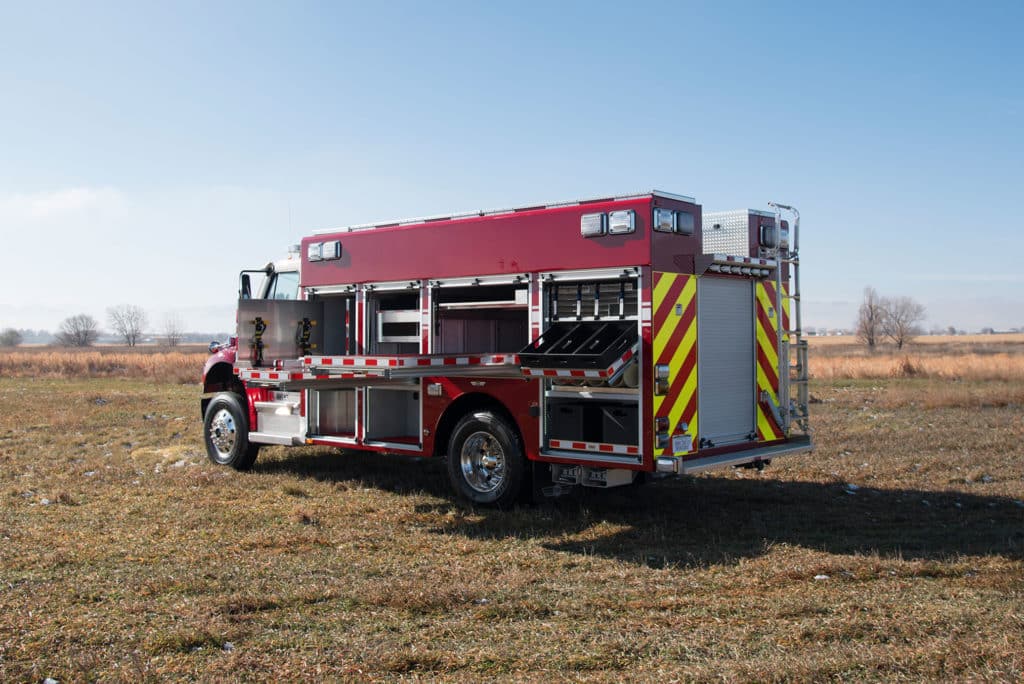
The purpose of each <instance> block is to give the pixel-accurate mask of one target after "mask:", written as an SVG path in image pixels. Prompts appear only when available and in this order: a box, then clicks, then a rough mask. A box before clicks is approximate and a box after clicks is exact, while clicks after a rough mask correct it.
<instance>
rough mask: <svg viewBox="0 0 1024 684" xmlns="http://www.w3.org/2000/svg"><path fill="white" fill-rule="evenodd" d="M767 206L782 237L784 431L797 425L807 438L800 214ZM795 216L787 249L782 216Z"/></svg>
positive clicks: (779, 294) (778, 287)
mask: <svg viewBox="0 0 1024 684" xmlns="http://www.w3.org/2000/svg"><path fill="white" fill-rule="evenodd" d="M768 206H770V207H772V208H773V209H775V227H776V231H777V234H778V236H779V244H778V247H777V251H778V262H779V265H778V267H777V268H776V269H775V300H776V301H775V310H776V311H777V312H778V315H779V332H778V343H779V368H778V371H779V373H778V377H779V404H780V414H781V418H782V425H781V427H782V430H783V432H784V433H785V434H786V435H789V433H790V429H791V428H792V427H793V425H794V424H795V425H796V427H797V428H798V429H799V430H800V431H801V432H803V433H804V434H809V433H810V424H809V421H808V414H809V412H808V406H809V403H810V395H809V388H808V382H809V373H808V367H807V340H806V339H804V332H803V322H802V317H801V312H800V212H799V211H797V210H796V209H795V208H794V207H791V206H789V205H786V204H777V203H775V202H769V203H768ZM784 211H786V212H789V213H791V214H792V215H793V225H792V227H791V238H792V239H791V240H790V241H789V244H788V245H787V244H786V242H785V241H784V240H783V238H782V236H783V235H784V234H785V233H784V232H783V230H782V213H783V212H784ZM785 266H788V267H789V273H788V274H787V277H786V278H785V279H783V276H782V273H783V270H784V268H785ZM787 303H788V304H789V305H790V315H789V325H790V327H784V326H783V325H782V321H783V320H784V316H783V315H782V313H783V312H784V311H785V305H786V304H787Z"/></svg>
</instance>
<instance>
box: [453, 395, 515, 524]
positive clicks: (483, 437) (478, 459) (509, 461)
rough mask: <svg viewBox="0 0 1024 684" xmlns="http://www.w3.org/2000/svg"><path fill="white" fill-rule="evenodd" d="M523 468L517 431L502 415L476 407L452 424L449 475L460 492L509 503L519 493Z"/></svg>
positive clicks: (486, 500)
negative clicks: (476, 408) (453, 425)
mask: <svg viewBox="0 0 1024 684" xmlns="http://www.w3.org/2000/svg"><path fill="white" fill-rule="evenodd" d="M525 472H526V458H525V457H524V455H523V445H522V442H521V441H520V439H519V435H518V434H517V433H516V431H515V428H513V427H512V426H511V425H509V423H508V421H507V420H505V419H504V418H502V417H501V416H498V415H495V414H493V413H491V412H490V411H477V412H474V413H471V414H469V415H467V416H465V417H464V418H463V419H462V420H460V421H459V423H458V425H456V426H455V429H454V430H453V431H452V437H451V441H450V442H449V443H448V477H449V479H450V480H451V483H452V487H454V488H455V492H456V493H457V494H458V495H459V496H461V497H463V498H465V499H468V500H469V501H472V502H473V503H478V504H484V505H490V506H497V507H499V508H505V507H509V506H511V505H512V504H513V503H515V501H516V499H517V497H518V496H519V490H520V488H521V487H522V484H523V477H524V474H525Z"/></svg>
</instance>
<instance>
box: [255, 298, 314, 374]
mask: <svg viewBox="0 0 1024 684" xmlns="http://www.w3.org/2000/svg"><path fill="white" fill-rule="evenodd" d="M323 312H324V306H323V302H322V301H304V300H297V299H240V300H238V360H237V365H239V366H245V365H250V366H253V367H258V366H269V365H271V364H272V363H273V361H274V359H297V358H298V357H300V356H302V355H303V353H304V352H303V350H302V349H301V348H300V345H299V341H300V339H301V340H303V341H305V343H306V344H307V345H308V347H309V351H308V352H305V353H312V354H322V353H323V351H322V350H323V348H324V332H323V331H324V321H323ZM257 320H258V321H259V323H257V322H256V321H257ZM304 320H308V321H309V326H308V328H305V329H304V330H302V329H300V324H302V323H303V321H304ZM303 332H305V333H308V334H307V335H305V336H304V335H303V334H302V333H303ZM260 358H262V361H261V362H260V361H259V359H260Z"/></svg>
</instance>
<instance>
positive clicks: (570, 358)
mask: <svg viewBox="0 0 1024 684" xmlns="http://www.w3.org/2000/svg"><path fill="white" fill-rule="evenodd" d="M637 337H638V335H637V329H636V323H635V322H633V321H611V322H607V321H585V322H584V321H579V322H574V323H555V324H554V325H552V326H551V327H549V328H548V329H547V330H545V331H544V334H543V335H541V336H540V337H538V338H537V339H536V340H534V341H533V342H531V343H530V344H529V345H527V346H526V347H525V348H524V349H523V350H522V351H520V352H519V362H520V364H521V365H522V366H523V367H525V368H583V369H589V368H596V369H604V368H608V366H609V365H611V364H612V363H613V362H615V361H616V360H617V359H619V358H621V357H622V355H623V354H624V353H625V352H626V351H628V350H629V349H630V348H632V347H633V345H634V344H636V341H637Z"/></svg>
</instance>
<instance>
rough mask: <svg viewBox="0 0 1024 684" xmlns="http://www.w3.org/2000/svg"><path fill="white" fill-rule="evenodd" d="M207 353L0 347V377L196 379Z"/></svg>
mask: <svg viewBox="0 0 1024 684" xmlns="http://www.w3.org/2000/svg"><path fill="white" fill-rule="evenodd" d="M208 357H209V354H208V353H206V352H198V351H174V352H170V351H156V350H152V349H149V350H124V349H119V348H113V349H87V350H73V349H49V348H36V349H30V350H15V351H0V377H8V378H65V379H70V378H146V379H149V380H154V381H157V382H176V383H182V384H189V383H196V382H199V380H200V375H201V374H202V370H203V364H204V363H205V362H206V359H207V358H208Z"/></svg>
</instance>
